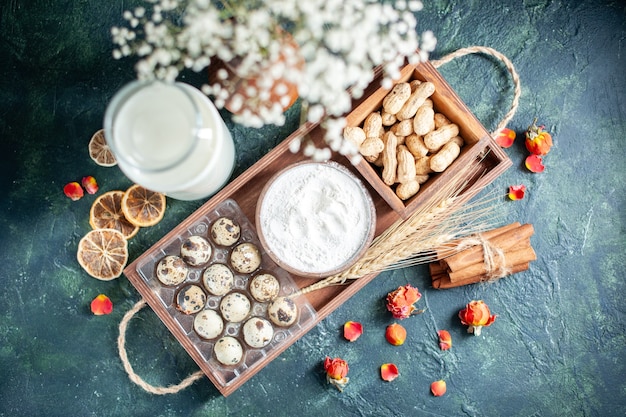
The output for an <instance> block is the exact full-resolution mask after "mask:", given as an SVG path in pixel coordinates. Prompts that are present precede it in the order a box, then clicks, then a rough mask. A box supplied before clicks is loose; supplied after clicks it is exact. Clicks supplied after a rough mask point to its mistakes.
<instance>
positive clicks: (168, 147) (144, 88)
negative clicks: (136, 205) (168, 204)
mask: <svg viewBox="0 0 626 417" xmlns="http://www.w3.org/2000/svg"><path fill="white" fill-rule="evenodd" d="M105 136H106V140H107V143H108V144H109V146H110V147H111V150H112V152H113V153H114V155H115V157H116V159H117V161H118V165H119V167H120V169H121V170H122V172H124V174H125V175H126V176H127V177H128V178H129V179H130V180H131V181H133V182H135V183H137V184H140V185H142V186H144V187H146V188H148V189H150V190H153V191H158V192H162V193H164V194H166V195H168V196H170V197H173V198H176V199H180V200H195V199H200V198H204V197H208V196H210V195H212V194H214V193H215V192H217V191H218V190H219V189H220V188H222V187H223V186H224V185H225V184H226V182H227V181H228V180H229V178H230V175H231V174H232V171H233V167H234V163H235V147H234V143H233V140H232V136H231V135H230V132H229V131H228V129H227V128H226V125H225V124H224V121H223V120H222V118H221V117H220V115H219V113H218V111H217V109H216V108H215V106H213V104H212V103H211V101H210V100H209V99H208V98H207V97H206V96H205V95H204V94H202V93H201V92H200V91H199V90H198V89H196V88H194V87H192V86H190V85H188V84H184V83H175V84H166V83H162V82H151V83H140V82H133V83H130V84H129V85H127V86H125V87H124V88H122V89H121V90H120V91H119V92H118V93H117V94H116V95H115V97H113V99H112V100H111V103H110V104H109V106H108V107H107V111H106V114H105Z"/></svg>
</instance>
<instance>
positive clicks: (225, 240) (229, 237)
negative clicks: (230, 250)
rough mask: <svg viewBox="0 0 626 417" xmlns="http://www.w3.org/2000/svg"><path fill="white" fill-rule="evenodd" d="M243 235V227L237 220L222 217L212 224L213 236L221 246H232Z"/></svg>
mask: <svg viewBox="0 0 626 417" xmlns="http://www.w3.org/2000/svg"><path fill="white" fill-rule="evenodd" d="M240 237H241V227H240V226H239V224H237V222H235V220H233V219H231V218H228V217H220V218H219V219H217V220H216V221H215V222H214V223H213V224H212V225H211V238H212V239H213V242H215V244H217V245H220V246H232V245H234V244H235V243H237V241H238V240H239V238H240Z"/></svg>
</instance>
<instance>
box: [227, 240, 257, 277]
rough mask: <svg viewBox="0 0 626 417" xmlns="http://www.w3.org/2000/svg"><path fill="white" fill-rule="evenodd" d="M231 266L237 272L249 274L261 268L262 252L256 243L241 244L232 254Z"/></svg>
mask: <svg viewBox="0 0 626 417" xmlns="http://www.w3.org/2000/svg"><path fill="white" fill-rule="evenodd" d="M230 264H231V266H232V267H233V269H234V270H235V271H237V272H239V273H242V274H249V273H251V272H253V271H255V270H256V269H257V268H258V267H259V266H261V251H259V248H258V247H257V246H256V245H255V244H254V243H250V242H244V243H240V244H239V245H237V246H235V248H234V249H233V251H232V253H231V254H230Z"/></svg>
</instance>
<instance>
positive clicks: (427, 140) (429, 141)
mask: <svg viewBox="0 0 626 417" xmlns="http://www.w3.org/2000/svg"><path fill="white" fill-rule="evenodd" d="M458 134H459V127H458V126H457V125H456V124H454V123H450V124H449V125H444V126H441V127H440V128H439V129H437V130H434V131H432V132H430V133H428V134H427V135H426V136H424V145H426V147H427V148H428V149H430V151H431V152H437V151H438V150H439V149H441V147H442V146H443V145H445V144H446V143H447V142H448V141H449V140H450V139H452V138H453V137H455V136H457V135H458Z"/></svg>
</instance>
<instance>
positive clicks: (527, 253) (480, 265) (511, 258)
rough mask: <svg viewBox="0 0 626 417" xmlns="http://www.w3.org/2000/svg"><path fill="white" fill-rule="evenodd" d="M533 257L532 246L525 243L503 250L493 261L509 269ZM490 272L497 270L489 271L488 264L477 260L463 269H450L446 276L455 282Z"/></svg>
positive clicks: (534, 256) (534, 255)
mask: <svg viewBox="0 0 626 417" xmlns="http://www.w3.org/2000/svg"><path fill="white" fill-rule="evenodd" d="M481 252H482V250H481ZM535 259H537V254H536V253H535V251H534V250H533V248H532V247H531V246H530V245H528V246H526V245H525V246H524V247H521V248H519V249H516V250H513V251H508V252H504V254H503V256H502V259H495V262H497V263H502V265H503V266H504V268H503V269H510V268H511V266H512V265H519V264H524V263H528V262H530V261H534V260H535ZM496 266H497V265H496ZM491 273H497V271H489V270H488V266H487V265H486V264H485V263H484V262H477V263H473V264H471V265H469V266H467V267H465V268H463V269H460V270H457V271H450V272H449V273H448V276H449V277H450V281H451V282H457V281H464V280H467V279H469V278H472V277H477V276H482V275H489V274H491Z"/></svg>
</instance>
